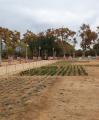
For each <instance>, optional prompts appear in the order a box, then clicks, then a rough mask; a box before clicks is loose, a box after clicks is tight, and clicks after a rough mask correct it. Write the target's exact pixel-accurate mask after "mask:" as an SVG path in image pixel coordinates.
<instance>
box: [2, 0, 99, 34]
mask: <svg viewBox="0 0 99 120" xmlns="http://www.w3.org/2000/svg"><path fill="white" fill-rule="evenodd" d="M83 23H86V24H90V25H91V27H92V28H93V29H95V28H96V26H98V25H99V0H0V26H2V27H8V28H9V29H11V30H18V31H20V32H22V33H24V32H26V30H27V29H29V30H31V31H33V32H36V33H37V32H41V31H44V30H46V29H48V28H58V27H69V28H70V29H72V30H75V31H77V30H78V29H79V27H80V26H81V24H83Z"/></svg>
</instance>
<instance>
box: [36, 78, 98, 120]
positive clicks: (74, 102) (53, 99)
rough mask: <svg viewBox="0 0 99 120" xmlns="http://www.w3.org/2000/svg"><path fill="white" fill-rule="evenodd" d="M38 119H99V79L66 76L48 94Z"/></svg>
mask: <svg viewBox="0 0 99 120" xmlns="http://www.w3.org/2000/svg"><path fill="white" fill-rule="evenodd" d="M47 97H48V98H47V99H46V100H45V102H44V104H46V106H45V109H44V110H41V111H40V116H39V118H38V119H37V120H99V80H98V79H95V78H93V77H65V78H60V80H59V82H57V83H56V84H55V86H54V87H53V88H52V89H51V91H50V93H48V95H47Z"/></svg>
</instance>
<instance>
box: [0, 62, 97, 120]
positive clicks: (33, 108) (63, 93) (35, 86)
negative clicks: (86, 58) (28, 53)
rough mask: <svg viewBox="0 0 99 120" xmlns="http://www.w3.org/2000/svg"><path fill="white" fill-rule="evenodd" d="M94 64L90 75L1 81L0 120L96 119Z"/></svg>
mask: <svg viewBox="0 0 99 120" xmlns="http://www.w3.org/2000/svg"><path fill="white" fill-rule="evenodd" d="M94 62H95V61H94ZM79 64H80V63H79ZM83 64H85V63H83ZM87 64H88V63H87ZM96 64H98V62H96ZM96 64H95V63H93V64H91V65H93V66H86V70H87V72H88V74H89V76H69V77H57V76H54V77H50V76H47V77H46V76H43V77H40V76H39V77H37V76H35V77H27V76H24V77H20V76H12V77H8V78H7V77H5V78H0V120H99V67H95V66H94V65H96Z"/></svg>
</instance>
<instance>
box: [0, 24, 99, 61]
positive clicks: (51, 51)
mask: <svg viewBox="0 0 99 120" xmlns="http://www.w3.org/2000/svg"><path fill="white" fill-rule="evenodd" d="M78 38H80V39H78ZM0 39H1V40H2V56H3V57H4V58H8V57H9V56H13V57H25V56H26V50H27V51H28V57H30V58H33V57H39V56H41V57H42V58H44V59H45V57H46V58H47V57H49V56H57V57H63V56H75V55H76V56H81V55H83V56H85V55H93V56H95V55H96V56H97V55H99V27H97V30H96V31H93V30H92V29H91V27H90V26H89V25H86V24H83V25H82V26H81V27H80V29H79V31H78V32H75V31H73V30H70V29H69V28H58V29H47V30H46V31H45V32H40V33H38V34H35V33H33V32H32V31H29V30H27V32H26V33H25V34H23V35H21V33H20V32H18V31H12V30H9V29H8V28H3V27H0ZM78 40H79V41H78ZM78 42H80V45H81V50H75V46H76V44H77V43H78Z"/></svg>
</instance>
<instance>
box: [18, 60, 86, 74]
mask: <svg viewBox="0 0 99 120" xmlns="http://www.w3.org/2000/svg"><path fill="white" fill-rule="evenodd" d="M20 75H22V76H23V75H31V76H34V75H37V76H38V75H40V76H42V75H46V76H48V75H49V76H54V75H56V76H82V75H85V76H86V75H88V74H87V72H86V71H85V69H84V67H83V66H81V65H71V64H70V63H69V62H65V61H61V62H57V63H55V64H52V65H49V66H44V67H41V68H35V69H30V70H27V71H23V72H21V73H20Z"/></svg>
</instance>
